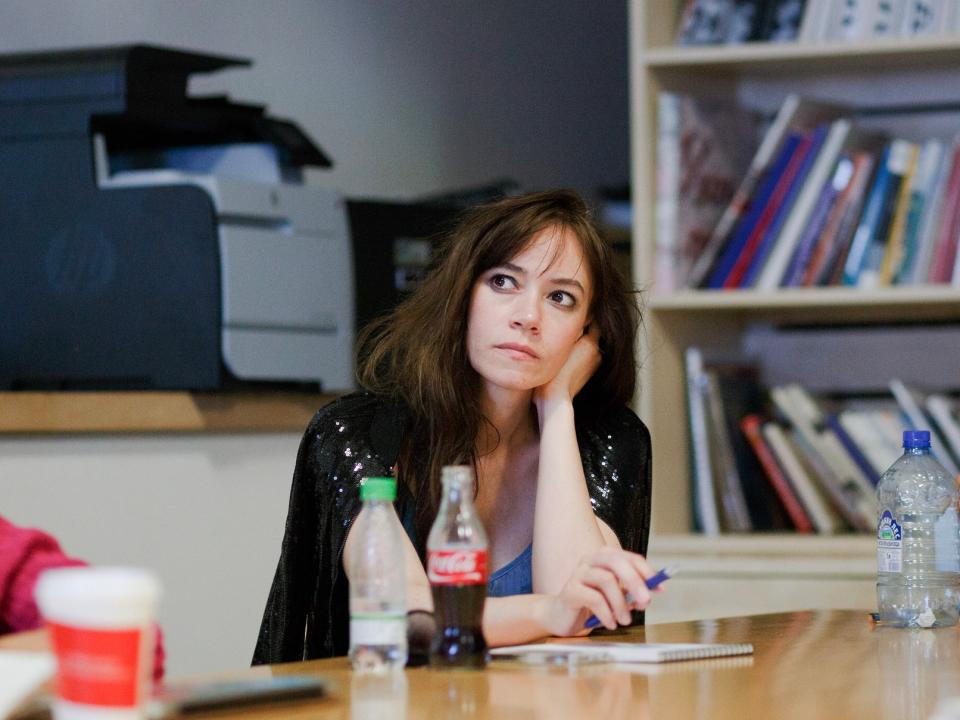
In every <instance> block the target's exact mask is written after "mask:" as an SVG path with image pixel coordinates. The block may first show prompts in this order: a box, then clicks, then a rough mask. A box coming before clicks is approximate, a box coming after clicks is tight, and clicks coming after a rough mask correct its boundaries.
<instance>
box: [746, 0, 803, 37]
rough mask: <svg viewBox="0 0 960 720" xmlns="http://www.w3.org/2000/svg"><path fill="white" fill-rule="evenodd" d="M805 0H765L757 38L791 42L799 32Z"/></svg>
mask: <svg viewBox="0 0 960 720" xmlns="http://www.w3.org/2000/svg"><path fill="white" fill-rule="evenodd" d="M805 4H806V0H766V2H765V3H764V13H763V18H762V20H761V25H760V30H759V32H758V38H757V39H758V40H765V41H766V42H772V43H780V42H793V41H794V40H796V39H797V36H798V35H799V34H800V24H801V22H802V20H803V9H804V5H805Z"/></svg>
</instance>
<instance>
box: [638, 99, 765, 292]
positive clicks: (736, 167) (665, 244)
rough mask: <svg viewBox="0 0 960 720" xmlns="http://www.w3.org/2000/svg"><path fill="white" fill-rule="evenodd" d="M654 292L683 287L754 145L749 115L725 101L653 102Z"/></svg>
mask: <svg viewBox="0 0 960 720" xmlns="http://www.w3.org/2000/svg"><path fill="white" fill-rule="evenodd" d="M657 107H658V111H657V112H658V122H657V159H656V177H657V198H656V207H655V217H656V256H655V267H654V287H655V290H656V292H658V293H669V292H673V291H674V290H677V289H679V288H682V287H685V286H686V284H687V281H688V278H689V276H690V271H691V268H692V267H693V263H694V261H695V260H696V259H697V257H699V255H700V254H701V252H702V251H703V247H704V245H705V244H706V242H707V240H708V239H709V238H710V233H711V232H712V230H713V228H714V226H715V225H716V223H717V221H718V220H719V219H720V216H721V214H722V213H723V211H724V210H725V209H726V207H727V205H728V204H729V203H730V200H731V198H732V197H733V194H734V191H735V190H736V188H737V184H738V183H739V182H740V178H742V177H743V174H744V173H745V172H746V170H747V165H748V163H749V159H750V157H751V156H752V155H753V152H754V150H755V149H756V145H757V123H756V116H755V114H753V113H751V112H748V111H746V110H744V109H743V108H741V106H740V105H739V104H737V103H736V102H733V101H731V100H730V99H729V98H713V97H707V96H697V95H688V94H680V93H673V92H662V93H660V95H659V96H658V105H657Z"/></svg>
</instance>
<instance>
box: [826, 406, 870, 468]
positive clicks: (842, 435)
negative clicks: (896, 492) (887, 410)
mask: <svg viewBox="0 0 960 720" xmlns="http://www.w3.org/2000/svg"><path fill="white" fill-rule="evenodd" d="M826 422H827V427H829V428H830V430H831V431H832V432H833V434H834V435H836V436H837V440H839V441H840V444H841V445H843V448H844V450H846V451H847V454H848V455H850V459H851V460H853V461H854V462H855V463H856V464H857V467H859V468H860V470H861V472H863V474H864V475H866V476H867V479H868V480H870V483H871V484H872V485H874V486H876V484H877V483H878V482H880V475H879V473H877V471H876V469H875V468H874V467H873V465H872V464H871V463H870V461H869V460H868V459H867V456H866V455H864V454H863V451H862V450H861V449H860V446H859V445H857V443H856V441H855V440H854V439H853V438H852V437H850V434H849V433H848V432H847V431H846V430H845V429H844V427H843V424H842V423H841V422H840V418H838V417H837V416H836V415H827V416H826Z"/></svg>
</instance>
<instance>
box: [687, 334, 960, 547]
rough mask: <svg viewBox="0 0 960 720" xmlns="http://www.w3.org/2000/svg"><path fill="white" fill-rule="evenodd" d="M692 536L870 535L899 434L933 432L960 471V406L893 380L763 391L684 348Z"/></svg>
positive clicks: (752, 376) (746, 376) (747, 369)
mask: <svg viewBox="0 0 960 720" xmlns="http://www.w3.org/2000/svg"><path fill="white" fill-rule="evenodd" d="M685 369H686V379H687V410H688V428H689V432H690V445H689V446H690V464H691V473H690V477H691V482H692V488H691V497H692V499H693V511H694V512H693V516H694V519H695V526H696V527H695V529H696V530H698V531H700V532H703V533H705V534H708V535H714V534H718V533H721V532H750V531H758V530H794V531H796V532H801V533H814V532H815V533H822V534H833V533H839V532H847V531H858V532H872V531H874V530H875V528H876V520H877V503H876V494H875V487H876V484H877V482H878V481H879V479H880V475H881V474H882V473H883V472H884V471H885V470H886V469H887V468H888V467H889V466H890V465H891V464H892V463H893V462H894V461H895V460H896V459H897V458H898V457H899V456H900V454H901V453H902V449H901V439H902V432H903V430H905V429H908V428H917V429H929V430H930V431H931V437H932V441H933V442H932V445H933V453H934V455H935V456H936V457H937V459H938V460H939V461H940V462H941V464H943V466H944V467H945V468H946V469H947V471H948V472H950V473H952V474H954V475H957V474H960V414H958V413H960V403H958V401H957V400H956V399H955V398H954V397H951V396H949V395H947V394H945V393H931V394H924V393H922V392H920V391H919V390H918V389H916V388H910V387H908V386H907V385H905V384H904V383H903V382H901V381H900V380H898V379H893V380H891V381H890V392H891V396H888V397H881V398H849V399H844V400H836V399H825V398H818V397H815V396H814V395H813V394H811V393H810V392H808V391H807V390H806V389H805V388H804V387H802V386H801V385H799V384H796V383H792V384H787V385H782V386H777V387H772V388H770V389H769V390H765V389H763V387H762V385H761V383H760V377H759V373H758V372H757V370H756V368H753V367H751V366H740V365H729V364H709V363H705V362H704V359H703V355H702V353H701V351H700V350H699V349H698V348H696V347H690V348H688V349H687V351H686V368H685Z"/></svg>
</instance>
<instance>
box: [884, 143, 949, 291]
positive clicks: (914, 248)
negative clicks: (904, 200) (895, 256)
mask: <svg viewBox="0 0 960 720" xmlns="http://www.w3.org/2000/svg"><path fill="white" fill-rule="evenodd" d="M944 152H945V150H944V145H943V143H942V142H941V141H940V140H937V139H936V138H932V139H930V140H927V141H926V142H925V143H924V144H923V147H922V149H921V150H920V157H919V159H918V160H917V171H916V174H915V176H914V182H913V184H912V187H911V189H910V201H909V207H908V208H907V219H906V224H905V226H904V229H903V257H902V259H901V262H900V265H899V267H898V268H897V270H896V272H895V273H894V275H893V278H892V282H893V284H894V285H904V284H909V283H911V282H912V281H913V276H914V267H915V266H916V264H917V260H918V258H919V256H920V240H921V226H922V222H923V218H924V214H925V213H926V212H927V209H928V208H929V207H930V206H931V205H932V203H933V194H934V192H935V190H936V183H937V180H938V176H939V174H940V168H941V166H942V165H943V158H944Z"/></svg>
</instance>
